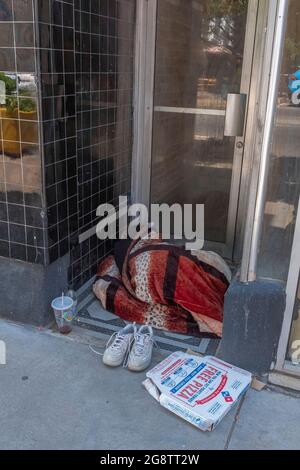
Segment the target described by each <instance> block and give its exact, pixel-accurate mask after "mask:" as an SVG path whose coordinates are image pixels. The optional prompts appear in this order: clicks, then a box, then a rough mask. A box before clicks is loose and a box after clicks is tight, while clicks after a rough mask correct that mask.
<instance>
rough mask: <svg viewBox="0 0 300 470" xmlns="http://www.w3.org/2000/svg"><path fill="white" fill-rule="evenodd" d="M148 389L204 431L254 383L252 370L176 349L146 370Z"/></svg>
mask: <svg viewBox="0 0 300 470" xmlns="http://www.w3.org/2000/svg"><path fill="white" fill-rule="evenodd" d="M146 376H147V379H146V380H145V381H144V382H143V385H144V387H145V388H146V390H147V391H148V392H149V393H150V394H151V395H152V396H153V397H154V398H155V399H156V400H157V401H158V402H159V403H160V404H161V405H162V406H163V407H165V408H167V409H168V410H170V411H172V412H173V413H175V414H176V415H178V416H180V417H181V418H183V419H185V420H186V421H188V422H189V423H191V424H193V425H194V426H196V427H197V428H199V429H201V430H202V431H212V430H213V429H214V428H215V427H216V426H217V424H218V423H219V422H220V421H221V420H222V419H223V418H224V416H225V415H226V414H227V413H228V412H229V410H231V408H232V407H233V406H234V405H235V404H236V403H237V402H238V401H239V399H240V397H241V396H242V395H243V394H245V393H246V391H247V390H248V388H249V387H250V386H251V381H252V375H251V374H250V372H247V371H245V370H242V369H239V368H238V367H235V366H233V365H231V364H228V363H226V362H223V361H221V360H220V359H218V358H216V357H213V356H205V357H200V356H195V355H192V354H189V353H185V352H174V353H173V354H171V355H170V356H169V357H167V358H166V359H164V360H163V361H162V362H160V363H159V364H158V365H157V366H156V367H154V368H153V369H151V370H150V371H149V372H147V374H146Z"/></svg>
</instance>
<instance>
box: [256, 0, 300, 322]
mask: <svg viewBox="0 0 300 470" xmlns="http://www.w3.org/2000/svg"><path fill="white" fill-rule="evenodd" d="M299 194H300V2H299V0H291V1H290V5H289V12H288V20H287V31H286V39H285V46H284V54H283V61H282V67H281V77H280V87H279V93H278V100H277V110H276V120H275V128H274V134H273V143H272V150H271V167H270V173H269V181H268V187H267V199H266V206H265V218H264V224H263V234H262V241H261V246H260V253H259V264H258V275H259V277H265V278H272V279H278V280H281V281H284V282H286V280H287V276H288V270H289V263H290V256H291V249H292V243H293V236H294V229H295V222H296V216H297V208H298V201H299ZM299 329H300V326H299ZM299 331H300V330H299Z"/></svg>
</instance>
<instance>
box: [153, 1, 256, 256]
mask: <svg viewBox="0 0 300 470" xmlns="http://www.w3.org/2000/svg"><path fill="white" fill-rule="evenodd" d="M257 6H258V2H257V1H256V0H249V1H248V0H240V1H236V0H223V1H212V0H157V20H156V44H155V69H154V106H153V137H152V156H151V176H150V179H151V181H150V202H151V203H167V204H173V203H180V204H204V205H205V239H206V241H207V245H208V246H212V247H215V248H216V247H218V248H219V251H220V252H221V254H223V255H225V256H227V257H228V258H230V257H231V256H232V251H233V243H234V234H235V225H236V214H237V207H238V198H239V185H240V174H241V167H242V160H243V148H244V122H245V118H246V113H247V95H248V93H249V87H250V77H251V67H252V58H253V49H254V36H255V25H256V19H257Z"/></svg>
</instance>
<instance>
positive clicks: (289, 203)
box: [0, 0, 300, 376]
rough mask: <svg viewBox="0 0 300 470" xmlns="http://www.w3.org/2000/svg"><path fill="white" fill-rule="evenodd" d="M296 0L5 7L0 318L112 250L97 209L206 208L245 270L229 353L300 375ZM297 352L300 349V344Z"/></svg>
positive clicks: (32, 316) (29, 312)
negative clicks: (127, 204)
mask: <svg viewBox="0 0 300 470" xmlns="http://www.w3.org/2000/svg"><path fill="white" fill-rule="evenodd" d="M299 15H300V6H299V2H298V1H297V0H243V1H239V2H236V1H235V0H226V1H224V2H213V1H211V0H189V1H186V0H148V1H146V0H139V1H138V2H136V1H135V0H91V1H89V0H68V1H67V0H65V1H60V0H0V87H1V88H0V112H1V116H0V123H1V138H0V144H1V156H0V256H1V258H0V260H1V263H0V275H1V298H2V300H3V301H2V305H1V307H0V315H1V316H3V317H6V318H10V319H13V320H17V321H23V322H24V321H25V322H31V323H35V324H43V325H46V324H48V323H49V321H50V320H51V319H52V316H51V315H52V314H51V309H50V308H49V305H50V300H51V299H52V298H53V297H54V296H55V295H58V294H59V293H60V292H61V291H62V290H64V289H66V288H67V287H72V288H74V289H80V288H81V287H82V286H83V285H85V284H86V283H88V282H90V280H91V279H93V276H94V275H95V273H96V270H97V266H98V264H99V262H100V261H101V260H102V259H103V258H104V257H105V256H106V255H107V254H109V253H110V252H111V251H112V249H113V242H112V241H109V240H105V241H101V240H99V239H98V238H97V236H96V235H95V232H93V230H94V227H95V225H96V223H97V216H96V209H97V207H98V206H99V204H102V203H110V204H113V205H114V206H117V205H118V197H119V196H121V195H123V196H124V195H126V196H127V197H128V198H129V199H130V200H131V201H133V202H143V203H145V204H151V203H168V204H173V203H179V204H181V205H184V204H188V203H189V204H200V203H201V204H204V205H205V243H206V245H205V247H206V248H207V249H212V250H214V251H216V252H218V253H219V254H221V255H222V256H223V257H224V258H225V259H227V260H228V261H229V262H230V263H231V265H232V267H233V270H234V272H235V276H234V281H233V282H232V285H231V287H230V289H229V291H228V294H227V298H226V302H225V310H224V334H223V339H222V342H221V345H220V347H219V350H218V355H219V356H220V357H223V358H224V359H228V360H230V361H231V362H235V363H238V364H239V365H241V366H243V367H247V368H249V369H251V370H253V371H254V372H256V373H258V374H259V375H263V374H265V373H268V372H269V371H270V370H271V369H272V370H274V371H275V370H276V371H279V372H280V373H283V374H287V375H288V374H291V375H293V376H297V375H300V367H299V365H298V363H299V362H300V336H299V335H300V320H299V314H298V310H299V305H298V304H299V299H300V294H299V292H300V291H299V268H300V247H299V240H300V215H299V214H298V207H299V204H298V203H299V195H300V165H299V161H298V158H300V145H299V144H300V142H299V139H300V133H299V127H300V26H299ZM298 353H299V354H298Z"/></svg>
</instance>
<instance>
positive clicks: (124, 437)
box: [0, 320, 300, 451]
mask: <svg viewBox="0 0 300 470" xmlns="http://www.w3.org/2000/svg"><path fill="white" fill-rule="evenodd" d="M0 340H4V341H5V342H6V347H7V364H6V365H5V366H0V384H1V385H0V405H1V406H0V422H1V430H2V431H1V433H0V449H108V450H112V449H146V450H151V449H157V450H160V449H161V450H179V451H180V450H182V451H184V450H185V449H187V450H190V449H195V450H203V449H299V448H300V399H298V398H295V397H291V396H288V395H286V394H282V393H277V392H272V391H263V392H255V391H254V390H250V391H249V392H248V393H247V396H246V398H245V400H244V402H243V403H242V406H240V407H239V408H237V409H235V410H233V411H232V412H231V413H230V414H229V415H228V416H227V417H226V418H225V419H224V420H223V421H222V422H221V423H220V425H219V426H218V427H217V428H216V429H215V430H214V431H213V432H212V433H202V432H201V431H198V430H197V429H196V428H194V427H192V426H190V425H189V424H187V423H185V422H184V421H182V420H180V419H179V418H177V417H176V416H175V415H172V414H171V413H169V412H168V411H166V410H164V409H163V408H162V407H160V406H159V405H158V404H157V403H156V402H155V401H154V400H153V399H152V398H151V397H150V395H148V394H147V392H146V391H145V390H144V388H143V387H142V385H141V382H142V380H143V378H144V373H142V374H134V373H131V372H129V371H127V370H125V369H123V368H118V369H110V368H107V367H105V366H103V364H102V362H101V357H100V356H96V355H95V354H93V353H92V352H91V350H90V349H89V347H88V345H86V344H84V343H80V342H77V341H75V340H72V339H68V338H63V337H59V338H58V337H55V336H53V335H51V334H47V333H45V332H40V331H38V330H36V329H34V328H31V327H23V326H16V325H13V324H9V323H6V322H5V321H3V320H0ZM159 360H161V356H159V355H158V353H156V354H155V357H154V362H159Z"/></svg>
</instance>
